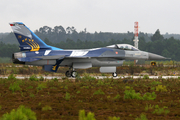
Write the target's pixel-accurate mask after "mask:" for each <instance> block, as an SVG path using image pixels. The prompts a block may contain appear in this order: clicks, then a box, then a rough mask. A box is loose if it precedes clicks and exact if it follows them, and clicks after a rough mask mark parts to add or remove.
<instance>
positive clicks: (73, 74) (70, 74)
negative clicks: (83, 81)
mask: <svg viewBox="0 0 180 120" xmlns="http://www.w3.org/2000/svg"><path fill="white" fill-rule="evenodd" d="M65 75H66V77H77V72H76V71H74V69H72V68H69V70H68V71H66V73H65Z"/></svg>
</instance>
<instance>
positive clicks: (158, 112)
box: [152, 105, 170, 115]
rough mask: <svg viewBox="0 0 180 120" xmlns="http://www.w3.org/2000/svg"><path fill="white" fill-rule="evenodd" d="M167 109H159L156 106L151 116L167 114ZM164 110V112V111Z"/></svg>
mask: <svg viewBox="0 0 180 120" xmlns="http://www.w3.org/2000/svg"><path fill="white" fill-rule="evenodd" d="M167 108H168V107H166V106H164V107H163V108H160V107H159V106H158V105H155V110H154V111H153V112H152V113H153V114H155V113H156V114H158V115H160V114H163V113H164V114H168V113H169V112H170V111H169V110H167ZM165 109H166V110H165Z"/></svg>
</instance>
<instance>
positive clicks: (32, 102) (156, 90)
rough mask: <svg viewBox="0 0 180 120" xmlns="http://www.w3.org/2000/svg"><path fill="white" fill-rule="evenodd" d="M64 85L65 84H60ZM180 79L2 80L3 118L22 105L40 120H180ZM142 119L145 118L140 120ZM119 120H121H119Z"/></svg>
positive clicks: (88, 77)
mask: <svg viewBox="0 0 180 120" xmlns="http://www.w3.org/2000/svg"><path fill="white" fill-rule="evenodd" d="M60 81H61V82H60ZM179 97H180V81H179V79H167V80H163V79H157V80H152V79H148V78H147V79H137V80H132V79H131V78H126V79H118V80H117V79H116V80H115V79H108V78H107V79H103V80H98V79H95V78H93V77H91V76H89V75H88V74H86V75H85V76H84V77H83V78H77V79H75V80H69V79H68V78H63V80H57V79H53V80H50V81H45V80H44V79H43V78H40V79H37V78H36V76H31V78H29V79H26V80H17V79H15V78H14V76H13V75H10V76H9V78H8V79H1V80H0V116H2V115H3V114H5V113H10V112H11V110H12V109H17V108H18V107H19V106H20V105H24V106H26V107H28V108H30V109H31V110H32V111H33V112H35V113H36V115H35V116H36V117H37V119H38V120H46V119H49V120H53V119H57V120H78V119H79V111H80V110H85V113H86V114H87V113H88V112H92V113H94V117H95V119H96V120H109V119H110V118H109V117H114V116H116V117H119V118H120V119H121V120H124V119H127V120H131V119H132V120H135V119H137V120H138V118H139V120H143V117H144V118H147V119H157V120H160V119H162V120H166V119H167V120H170V119H171V120H172V119H180V99H179ZM140 117H141V118H140ZM117 120H118V119H117Z"/></svg>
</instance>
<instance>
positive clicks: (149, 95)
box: [143, 92, 157, 100]
mask: <svg viewBox="0 0 180 120" xmlns="http://www.w3.org/2000/svg"><path fill="white" fill-rule="evenodd" d="M156 96H157V95H156V93H155V92H152V93H149V92H147V93H145V94H144V95H143V100H155V99H156Z"/></svg>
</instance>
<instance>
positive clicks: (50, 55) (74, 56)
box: [13, 47, 148, 67]
mask: <svg viewBox="0 0 180 120" xmlns="http://www.w3.org/2000/svg"><path fill="white" fill-rule="evenodd" d="M19 56H21V57H19ZM62 58H63V61H62V62H61V63H60V66H72V64H73V63H91V64H92V67H100V66H121V65H122V64H123V61H124V60H133V59H145V60H146V59H148V53H147V52H143V51H129V50H121V49H114V48H108V47H104V48H95V49H81V50H40V51H26V52H18V53H15V54H14V55H13V59H14V63H20V61H22V64H26V65H38V66H44V65H54V64H55V63H56V60H57V59H62Z"/></svg>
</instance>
